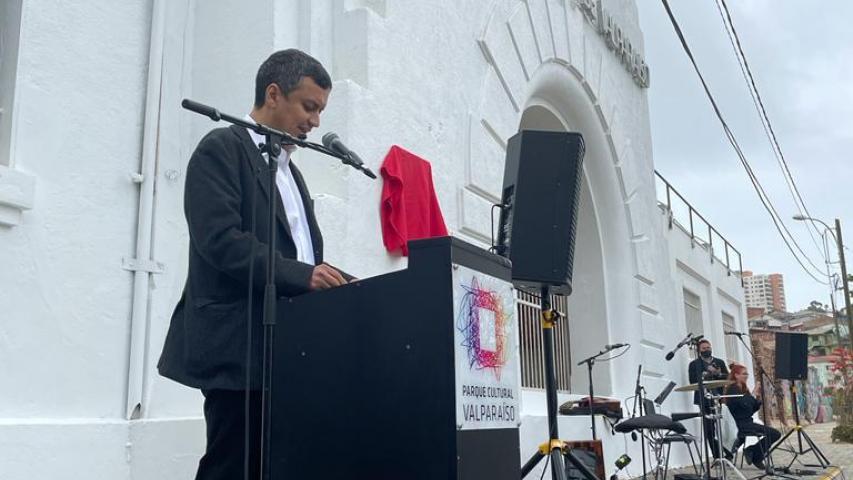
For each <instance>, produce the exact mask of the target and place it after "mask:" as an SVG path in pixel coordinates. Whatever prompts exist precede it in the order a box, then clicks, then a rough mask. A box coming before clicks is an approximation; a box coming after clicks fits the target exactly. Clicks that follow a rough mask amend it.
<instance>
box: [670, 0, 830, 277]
mask: <svg viewBox="0 0 853 480" xmlns="http://www.w3.org/2000/svg"><path fill="white" fill-rule="evenodd" d="M661 2H663V6H664V8H665V9H666V13H667V15H668V16H669V20H670V22H671V23H672V26H673V28H674V29H675V33H676V35H678V39H679V40H680V41H681V46H682V48H683V49H684V52H685V53H686V54H687V56H688V58H690V63H692V64H693V69H694V70H695V71H696V75H698V76H699V81H700V82H701V83H702V88H703V89H704V90H705V95H706V96H707V97H708V100H709V101H710V102H711V106H712V107H713V109H714V113H715V114H716V115H717V119H718V120H719V121H720V124H721V125H722V127H723V131H724V132H725V133H726V138H727V139H728V141H729V143H730V144H731V145H732V148H734V150H735V153H737V156H738V159H740V162H741V164H742V165H743V167H744V169H745V170H746V172H747V176H748V177H749V180H750V182H751V183H752V186H753V188H754V189H755V192H756V193H757V194H758V199H759V200H760V201H761V204H762V205H763V206H764V208H765V209H766V210H767V213H769V214H770V219H771V220H772V221H773V225H774V226H775V227H776V230H777V231H778V232H779V236H781V237H782V241H783V242H785V245H786V246H787V247H788V250H789V251H790V252H791V255H793V256H794V259H795V260H797V263H799V264H800V266H801V267H802V268H803V271H805V272H806V273H807V274H808V275H809V276H810V277H812V278H813V279H814V280H815V281H816V282H818V283H820V284H823V285H827V284H828V283H827V282H824V281H823V280H821V279H819V278H818V277H816V276H815V275H814V274H813V273H812V272H811V271H809V269H808V268H807V267H806V265H805V264H804V263H803V261H802V260H801V259H800V257H799V256H798V255H797V253H796V252H795V251H794V248H793V247H792V246H791V242H793V243H794V244H796V240H795V239H794V237H793V236H792V235H791V233H790V232H788V230H787V228H786V227H785V224H784V222H782V220H781V217H779V215H778V213H777V212H776V209H775V208H773V205H772V203H771V202H770V198H769V197H768V196H767V194H766V192H765V191H764V188H763V187H762V186H761V184H760V183H759V181H758V177H756V176H755V172H753V170H752V167H751V166H750V165H749V162H747V160H746V156H745V155H744V153H743V151H742V150H741V148H740V145H739V144H738V142H737V139H736V138H735V136H734V134H733V133H732V131H731V129H729V126H728V124H727V123H726V121H725V119H724V118H723V114H722V112H721V111H720V108H719V106H718V105H717V102H716V100H715V99H714V96H713V95H712V94H711V90H710V88H709V87H708V83H707V82H706V81H705V77H704V76H703V75H702V72H701V71H700V70H699V66H698V65H697V63H696V59H695V58H694V57H693V52H691V50H690V47H689V46H688V45H687V40H686V39H685V38H684V33H683V32H682V31H681V27H680V26H679V25H678V22H677V21H676V20H675V16H674V15H673V13H672V9H671V8H670V7H669V2H667V0H661ZM777 217H778V219H777ZM780 223H781V225H780ZM783 231H784V232H787V233H788V236H789V237H790V242H789V241H788V237H786V236H785V233H783ZM797 248H798V249H799V250H800V251H802V249H801V248H799V246H798V247H797ZM806 258H807V259H808V257H806ZM810 262H811V261H810ZM821 275H823V274H822V273H821Z"/></svg>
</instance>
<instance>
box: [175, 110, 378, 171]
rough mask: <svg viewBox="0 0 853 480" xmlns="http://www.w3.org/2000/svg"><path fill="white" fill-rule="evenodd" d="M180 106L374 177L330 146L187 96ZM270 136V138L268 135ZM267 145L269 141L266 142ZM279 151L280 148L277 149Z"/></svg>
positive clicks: (364, 168) (361, 165)
mask: <svg viewBox="0 0 853 480" xmlns="http://www.w3.org/2000/svg"><path fill="white" fill-rule="evenodd" d="M181 106H182V107H184V108H186V109H187V110H190V111H192V112H195V113H198V114H200V115H204V116H205V117H208V118H210V119H211V120H213V121H214V122H218V121H220V120H225V121H226V122H228V123H233V124H234V125H240V126H241V127H245V128H248V129H250V130H254V131H255V132H257V134H258V135H263V136H264V137H266V138H267V140H268V141H269V140H271V139H272V140H277V141H278V143H277V144H276V145H277V146H279V147H280V146H281V144H282V143H284V144H285V145H296V146H297V147H302V148H308V149H311V150H314V151H317V152H320V153H322V154H324V155H328V156H330V157H335V158H337V159H338V160H340V161H341V162H342V163H343V164H344V165H349V166H351V167H352V168H354V169H356V170H359V171H361V173H363V174H365V175H367V176H368V177H370V178H373V179H375V178H376V174H374V173H373V171H371V170H370V169H369V168H367V167H365V166H364V165H363V164H361V163H358V162H356V161H354V160H353V159H352V157H351V156H349V155H346V154H343V153H341V152H337V151H335V150H332V149H330V148H326V147H325V146H323V145H320V144H319V143H314V142H309V141H307V140H303V139H301V138H296V137H294V136H292V135H290V134H288V133H285V132H281V131H278V130H276V129H274V128H270V127H267V126H266V125H260V124H257V123H252V122H247V121H246V120H244V119H242V118H238V117H235V116H233V115H228V114H225V113H222V112H220V111H219V110H217V109H215V108H213V107H210V106H207V105H204V104H202V103H198V102H195V101H193V100H190V99H188V98H185V99H184V100H183V101H182V102H181ZM270 136H272V138H271V137H270ZM267 144H268V145H269V143H267ZM279 151H281V150H279Z"/></svg>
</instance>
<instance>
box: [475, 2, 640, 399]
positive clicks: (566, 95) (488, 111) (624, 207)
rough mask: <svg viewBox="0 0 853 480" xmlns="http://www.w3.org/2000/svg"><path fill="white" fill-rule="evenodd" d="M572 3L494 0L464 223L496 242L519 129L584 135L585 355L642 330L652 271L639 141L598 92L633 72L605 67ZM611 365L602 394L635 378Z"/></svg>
mask: <svg viewBox="0 0 853 480" xmlns="http://www.w3.org/2000/svg"><path fill="white" fill-rule="evenodd" d="M570 3H571V2H560V1H549V0H542V1H538V2H534V1H532V0H531V1H524V2H513V1H498V2H495V4H494V7H493V11H492V14H491V15H490V17H489V20H488V22H487V24H486V26H485V28H484V29H483V33H482V35H481V36H480V38H478V40H477V42H478V46H479V47H480V50H481V52H482V53H483V56H484V59H485V61H486V67H485V69H484V72H483V81H482V88H481V91H480V99H479V103H478V104H477V107H476V108H475V110H474V111H472V112H471V115H470V124H469V126H470V129H469V152H468V153H469V154H468V158H467V162H466V182H465V186H464V187H463V188H462V193H461V202H460V209H461V215H460V219H461V221H460V230H461V233H463V234H465V235H467V236H470V237H473V238H475V239H480V240H482V241H488V237H489V228H490V227H489V224H488V218H489V216H488V213H486V209H487V208H488V206H489V205H490V204H491V203H495V202H496V201H497V200H498V198H499V191H498V189H499V188H500V186H501V184H502V169H499V168H495V163H493V162H494V159H495V158H501V159H503V158H504V156H505V149H506V139H507V138H509V137H510V136H512V135H513V134H515V133H516V132H517V131H518V130H519V129H520V128H545V129H558V130H559V129H563V130H572V131H578V132H581V133H582V134H583V135H584V138H585V141H586V145H587V152H586V158H585V160H584V182H583V188H582V192H581V210H580V216H579V227H578V239H577V242H576V250H575V252H576V254H575V274H574V280H573V283H574V293H573V295H572V297H571V298H570V301H569V304H570V307H569V308H570V316H571V317H572V355H573V357H575V358H574V359H575V360H576V359H580V358H584V357H585V356H587V354H593V353H595V352H597V351H598V349H599V348H601V346H603V345H604V344H605V343H611V335H610V332H619V333H618V335H617V337H618V338H613V339H612V341H620V342H621V341H625V339H627V338H636V339H639V338H642V328H641V324H642V322H638V321H636V320H637V319H638V318H639V316H640V314H639V313H638V310H637V306H638V305H640V304H641V303H642V302H641V301H640V299H639V298H638V297H639V296H640V295H639V294H640V293H641V292H640V291H639V290H638V288H639V287H638V283H641V282H643V281H645V280H644V279H645V278H647V277H649V276H651V275H647V276H646V277H644V276H642V275H639V274H638V273H637V269H638V268H637V266H638V265H640V264H642V263H643V262H641V259H640V256H639V255H638V252H637V249H636V243H637V240H638V239H642V238H643V235H642V234H641V233H637V232H636V228H633V227H634V226H635V225H636V224H634V223H632V221H631V215H630V205H629V204H630V203H631V202H632V201H633V197H634V196H635V191H636V188H637V187H630V186H627V185H626V179H625V177H624V172H623V171H622V170H623V169H622V168H621V162H620V158H619V155H618V153H617V152H627V153H626V155H627V154H630V141H627V142H624V143H626V145H619V146H617V144H616V141H614V135H613V134H612V127H613V125H612V123H613V122H615V121H616V120H615V118H616V108H615V107H612V108H611V107H604V106H603V105H602V103H601V102H600V101H599V99H598V97H597V95H596V92H597V91H599V90H600V89H601V85H602V82H603V81H604V80H602V79H603V78H610V76H616V75H623V74H624V72H622V71H618V72H616V71H614V72H611V71H610V70H611V69H614V68H616V67H618V64H617V65H615V66H613V65H610V66H607V67H605V66H604V64H605V60H604V59H603V58H602V53H601V51H600V49H598V50H596V49H592V48H589V47H588V45H587V42H589V41H590V39H588V38H585V37H584V33H585V32H583V29H584V28H588V26H587V25H585V24H584V23H583V19H582V17H581V16H580V14H579V12H574V11H572V10H574V7H572V6H571V5H570ZM573 32H574V33H573ZM586 33H587V34H588V33H590V32H586ZM592 40H596V39H595V38H593V39H592ZM578 44H581V45H580V46H579V45H578ZM592 67H595V68H592ZM613 95H616V93H615V90H614V94H613ZM620 100H622V99H616V100H615V101H620ZM605 110H607V111H609V112H610V114H609V115H608V114H605ZM608 118H611V119H614V120H613V122H611V121H609V120H608ZM479 218H485V220H478V219H479ZM641 279H642V280H641ZM646 283H647V285H650V284H651V283H653V282H651V281H650V280H649V281H648V282H646ZM653 313H655V314H656V313H657V312H656V311H655V312H653ZM611 368H612V367H611V366H610V365H607V366H601V367H597V368H596V370H595V383H596V390H597V392H600V393H602V394H607V393H612V389H613V387H614V386H615V385H616V384H620V383H622V382H624V381H626V380H627V379H628V378H629V377H630V376H631V375H627V376H623V375H622V374H621V373H618V372H615V371H611ZM586 388H587V378H586V375H585V372H577V371H575V372H574V374H573V377H572V389H573V391H574V392H583V391H585V390H586Z"/></svg>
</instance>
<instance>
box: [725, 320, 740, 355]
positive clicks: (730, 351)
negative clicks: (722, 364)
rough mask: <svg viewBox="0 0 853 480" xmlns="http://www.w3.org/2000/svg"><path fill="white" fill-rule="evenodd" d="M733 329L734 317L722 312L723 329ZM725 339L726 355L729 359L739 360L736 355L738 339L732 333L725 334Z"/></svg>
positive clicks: (731, 330)
mask: <svg viewBox="0 0 853 480" xmlns="http://www.w3.org/2000/svg"><path fill="white" fill-rule="evenodd" d="M734 330H735V317H733V316H731V315H729V314H728V313H726V312H723V331H726V332H733V331H734ZM725 339H726V357H727V358H728V359H729V360H730V361H736V362H740V355H738V348H737V345H738V339H737V337H735V336H734V335H725Z"/></svg>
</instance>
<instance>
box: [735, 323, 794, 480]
mask: <svg viewBox="0 0 853 480" xmlns="http://www.w3.org/2000/svg"><path fill="white" fill-rule="evenodd" d="M727 334H728V333H727ZM731 334H732V335H736V336H737V339H738V340H739V341H740V343H742V344H743V346H744V347H745V348H746V351H747V352H749V356H750V358H752V361H753V364H755V363H757V364H758V378H757V380H758V381H759V382H761V383H760V385H761V421H762V423H764V426H766V427H769V426H770V423H769V422H768V421H767V396H766V395H765V394H764V391H765V388H764V385H765V383H764V381H765V380H766V381H767V382H768V383H770V384H771V385H772V384H773V379H771V378H770V376H768V375H767V372H766V371H765V370H764V365H763V364H762V363H761V361H760V360H758V359H756V358H755V352H753V350H752V348H750V346H749V345H748V344H747V343H746V342H745V341H744V339H743V335H744V334H742V333H739V332H731ZM760 442H761V443H762V444H763V451H765V452H767V456H766V457H765V458H764V473H762V474H761V475H756V476H755V477H751V478H750V479H749V480H756V479H761V478H764V477H771V476H775V477H780V478H787V479H789V480H794V478H793V477H789V476H786V475H781V474H779V473H778V472H777V471H776V468H775V467H774V466H773V456H772V455H771V453H772V452H773V450H772V449H771V448H770V437H769V435H766V434H765V435H764V436H762V437H761V440H760Z"/></svg>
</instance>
